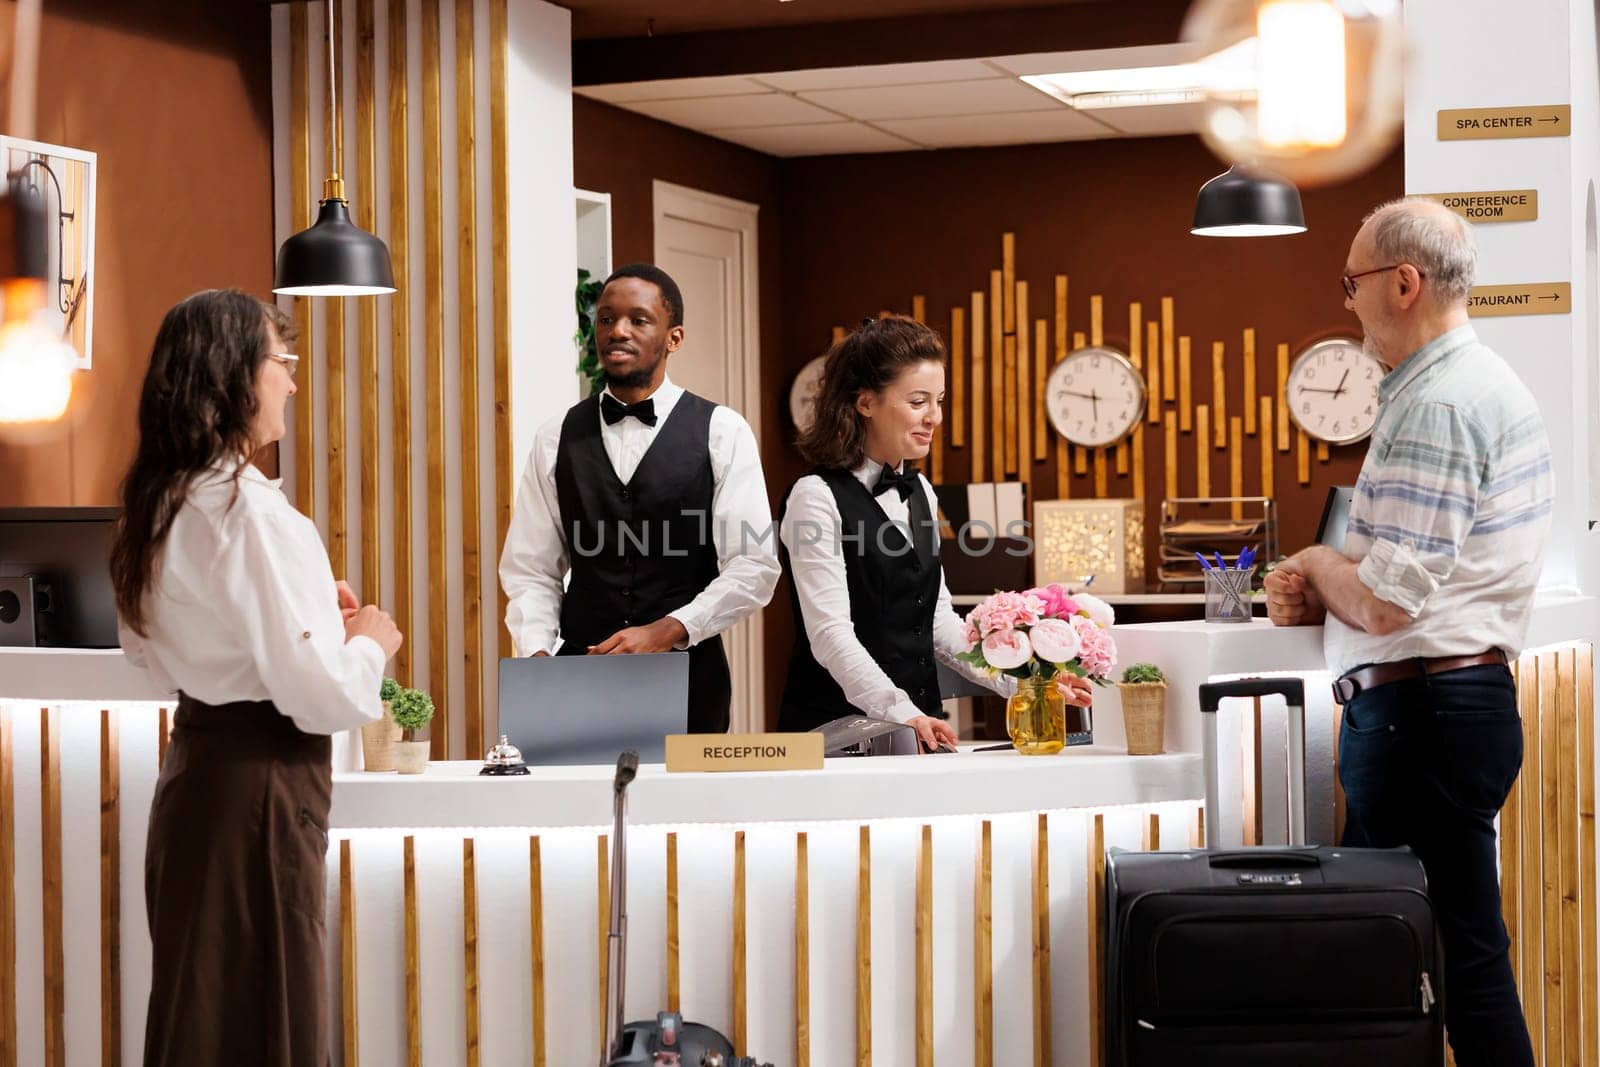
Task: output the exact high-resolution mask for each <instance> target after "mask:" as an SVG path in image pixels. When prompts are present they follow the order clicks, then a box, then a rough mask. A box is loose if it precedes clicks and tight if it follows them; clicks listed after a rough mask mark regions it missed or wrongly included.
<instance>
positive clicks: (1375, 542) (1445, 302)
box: [1266, 199, 1554, 1067]
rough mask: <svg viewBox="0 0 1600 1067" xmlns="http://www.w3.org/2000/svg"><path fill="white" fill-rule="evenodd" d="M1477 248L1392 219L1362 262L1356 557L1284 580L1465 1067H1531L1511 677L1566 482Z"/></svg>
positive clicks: (1351, 264)
mask: <svg viewBox="0 0 1600 1067" xmlns="http://www.w3.org/2000/svg"><path fill="white" fill-rule="evenodd" d="M1476 266H1477V249H1476V245H1475V242H1474V240H1473V236H1472V230H1471V227H1470V226H1469V225H1468V224H1467V222H1466V221H1465V220H1464V219H1462V218H1460V217H1458V216H1456V215H1455V214H1453V213H1451V212H1450V211H1448V210H1446V209H1445V208H1443V207H1441V206H1440V205H1438V204H1435V203H1432V202H1429V201H1423V200H1412V199H1407V200H1399V201H1395V202H1394V203H1390V204H1385V205H1383V206H1382V207H1380V208H1378V209H1377V210H1376V211H1374V212H1373V213H1372V214H1371V215H1369V216H1368V217H1367V219H1366V221H1365V222H1364V223H1363V224H1362V226H1361V230H1360V232H1358V233H1357V234H1356V237H1355V241H1354V242H1353V243H1352V244H1351V246H1350V258H1349V260H1348V261H1347V262H1346V266H1345V271H1344V274H1343V276H1342V277H1341V278H1340V282H1341V284H1342V285H1343V287H1344V293H1345V307H1347V308H1349V309H1350V310H1351V311H1353V312H1355V315H1356V317H1357V318H1358V319H1360V320H1361V326H1362V328H1363V330H1364V331H1365V332H1366V341H1365V343H1366V346H1367V349H1368V351H1369V352H1371V353H1372V354H1373V355H1374V356H1376V357H1377V358H1378V360H1379V361H1381V362H1382V363H1383V364H1384V366H1386V367H1388V368H1389V373H1388V375H1387V376H1386V377H1385V378H1384V380H1383V383H1382V386H1381V388H1380V390H1379V401H1380V408H1379V411H1378V420H1377V424H1376V426H1375V427H1374V428H1373V432H1372V438H1371V441H1370V442H1369V444H1368V447H1367V457H1366V462H1365V463H1364V464H1363V465H1362V468H1361V475H1360V477H1359V479H1358V480H1357V482H1356V492H1355V498H1354V500H1353V501H1352V504H1351V509H1350V522H1349V529H1348V532H1347V534H1346V538H1345V547H1344V551H1343V552H1338V551H1335V550H1333V549H1330V548H1325V547H1321V546H1317V547H1313V548H1308V549H1306V550H1305V551H1303V552H1300V553H1298V554H1297V555H1294V556H1291V557H1290V558H1289V559H1287V560H1285V561H1283V562H1282V563H1280V564H1279V565H1278V566H1277V567H1276V568H1275V569H1274V570H1273V571H1272V572H1271V573H1270V574H1268V576H1267V579H1266V589H1267V608H1268V614H1269V616H1270V617H1271V619H1272V621H1273V622H1274V623H1275V624H1277V625H1279V626H1296V625H1315V624H1318V623H1322V624H1324V625H1325V631H1324V651H1325V654H1326V657H1327V660H1328V668H1329V670H1330V671H1332V673H1333V674H1334V676H1335V677H1336V679H1337V681H1336V682H1335V683H1334V694H1335V699H1336V700H1337V701H1338V702H1339V703H1341V704H1343V705H1344V721H1343V725H1342V727H1341V729H1340V734H1339V780H1340V782H1341V783H1342V784H1343V786H1344V790H1345V799H1346V816H1347V817H1346V824H1345V834H1344V841H1343V843H1344V844H1345V845H1347V846H1358V847H1378V848H1388V847H1394V846H1397V845H1409V846H1411V848H1412V849H1414V850H1415V851H1416V853H1417V855H1418V857H1419V858H1420V859H1421V860H1422V863H1423V866H1424V868H1425V869H1426V870H1427V874H1428V886H1429V893H1430V895H1431V897H1432V898H1433V901H1434V907H1435V909H1436V911H1437V913H1438V916H1439V923H1440V928H1441V930H1442V933H1443V937H1444V947H1445V955H1444V959H1445V999H1444V1003H1445V1013H1446V1026H1447V1029H1448V1031H1449V1035H1450V1044H1451V1046H1452V1048H1453V1049H1454V1051H1455V1056H1456V1062H1457V1063H1458V1064H1460V1067H1477V1065H1488V1064H1494V1065H1496V1067H1522V1065H1527V1067H1531V1065H1532V1064H1533V1062H1534V1060H1533V1050H1532V1047H1531V1045H1530V1042H1529V1039H1528V1032H1527V1028H1526V1026H1525V1024H1524V1022H1523V1016H1522V1009H1521V1006H1520V1004H1519V1003H1518V999H1517V989H1516V984H1515V981H1514V979H1513V977H1512V970H1511V963H1510V959H1509V957H1508V955H1507V948H1508V946H1509V939H1508V938H1507V936H1506V928H1505V924H1504V922H1503V921H1502V919H1501V912H1500V885H1499V877H1498V871H1497V867H1496V861H1495V827H1494V820H1495V816H1496V814H1497V813H1498V812H1499V810H1500V807H1501V805H1502V804H1503V803H1504V802H1505V798H1506V795H1507V793H1508V792H1509V791H1510V789H1511V786H1512V783H1513V782H1515V781H1516V777H1517V772H1518V771H1519V770H1520V769H1521V766H1522V726H1521V722H1520V720H1519V718H1518V715H1517V702H1516V691H1515V688H1514V686H1513V683H1512V680H1511V673H1510V670H1509V668H1508V666H1507V662H1508V660H1509V658H1510V657H1512V656H1515V655H1516V654H1517V652H1518V651H1519V650H1520V649H1521V647H1522V642H1523V639H1524V637H1525V636H1526V634H1527V628H1528V619H1529V615H1530V613H1531V610H1532V605H1533V594H1534V590H1535V587H1536V586H1537V585H1538V581H1539V575H1540V570H1541V564H1542V560H1543V553H1544V543H1545V540H1546V537H1547V535H1548V534H1549V531H1550V523H1551V505H1552V499H1553V493H1554V479H1553V477H1552V474H1551V465H1550V442H1549V439H1548V437H1547V436H1546V434H1545V429H1544V421H1543V419H1542V418H1541V417H1540V414H1539V409H1538V406H1537V405H1536V404H1535V402H1534V399H1533V396H1532V395H1531V394H1530V393H1529V391H1528V389H1527V387H1526V386H1524V385H1523V383H1522V381H1521V380H1520V379H1519V378H1518V377H1517V375H1516V373H1515V372H1514V371H1513V370H1512V369H1511V367H1510V366H1508V365H1507V364H1506V362H1505V361H1504V360H1502V359H1501V358H1500V357H1499V356H1498V355H1496V354H1495V353H1494V352H1492V351H1490V349H1489V348H1488V347H1487V346H1486V345H1484V344H1483V342H1481V341H1480V340H1478V337H1477V335H1476V334H1475V333H1474V332H1473V329H1472V326H1471V325H1469V324H1468V321H1467V294H1468V292H1469V291H1470V289H1471V287H1472V280H1473V274H1474V271H1475V270H1476Z"/></svg>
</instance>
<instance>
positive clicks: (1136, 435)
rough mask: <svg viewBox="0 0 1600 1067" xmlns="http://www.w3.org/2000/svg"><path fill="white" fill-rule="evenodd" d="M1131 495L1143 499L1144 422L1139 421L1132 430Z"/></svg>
mask: <svg viewBox="0 0 1600 1067" xmlns="http://www.w3.org/2000/svg"><path fill="white" fill-rule="evenodd" d="M1132 463H1133V495H1134V497H1135V499H1138V500H1143V499H1144V423H1140V424H1139V425H1138V426H1136V427H1135V428H1134V431H1133V459H1132Z"/></svg>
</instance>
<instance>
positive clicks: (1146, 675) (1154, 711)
mask: <svg viewBox="0 0 1600 1067" xmlns="http://www.w3.org/2000/svg"><path fill="white" fill-rule="evenodd" d="M1117 688H1118V689H1119V690H1121V692H1122V722H1123V727H1124V729H1126V731H1127V734H1128V755H1130V756H1158V755H1160V754H1161V752H1162V751H1163V747H1162V738H1163V737H1164V736H1165V734H1166V729H1167V676H1166V675H1164V674H1162V673H1161V668H1160V667H1157V666H1156V665H1155V664H1154V663H1135V664H1132V665H1131V666H1129V667H1128V669H1127V670H1125V671H1123V672H1122V681H1121V682H1119V683H1117Z"/></svg>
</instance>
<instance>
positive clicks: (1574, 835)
mask: <svg viewBox="0 0 1600 1067" xmlns="http://www.w3.org/2000/svg"><path fill="white" fill-rule="evenodd" d="M1555 663H1556V702H1555V712H1556V718H1557V720H1558V727H1557V732H1556V749H1557V751H1558V753H1559V757H1560V773H1559V774H1558V775H1557V789H1558V793H1557V798H1556V802H1557V804H1558V806H1559V808H1560V814H1561V871H1560V880H1559V885H1560V891H1561V963H1562V968H1561V1000H1562V1010H1561V1015H1562V1025H1561V1031H1562V1041H1563V1044H1564V1046H1565V1050H1566V1052H1565V1062H1566V1063H1567V1064H1569V1065H1571V1067H1582V1058H1583V1044H1582V1040H1583V1003H1582V1001H1581V1000H1580V999H1579V997H1580V996H1581V994H1582V987H1583V944H1582V941H1581V934H1580V932H1579V924H1578V908H1579V907H1580V903H1579V899H1578V891H1579V890H1578V885H1579V877H1578V853H1579V851H1580V850H1579V845H1578V706H1577V698H1578V677H1577V652H1576V650H1575V649H1573V648H1571V647H1568V648H1563V649H1561V650H1560V651H1559V652H1557V653H1556V654H1555ZM1591 906H1592V905H1591Z"/></svg>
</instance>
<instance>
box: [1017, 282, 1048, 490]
mask: <svg viewBox="0 0 1600 1067" xmlns="http://www.w3.org/2000/svg"><path fill="white" fill-rule="evenodd" d="M1016 349H1017V391H1016V400H1017V432H1016V435H1015V437H1016V442H1017V474H1018V479H1017V480H1018V481H1020V482H1021V483H1022V484H1023V485H1024V486H1027V485H1028V484H1029V482H1030V481H1031V480H1032V479H1031V477H1030V474H1031V472H1032V469H1033V423H1034V419H1035V408H1037V410H1038V411H1039V412H1042V411H1043V410H1044V394H1042V393H1041V394H1040V395H1039V401H1040V402H1039V403H1038V404H1037V405H1036V404H1034V402H1033V367H1032V365H1031V363H1030V360H1029V358H1028V357H1029V354H1030V353H1029V347H1028V283H1027V282H1018V283H1017V337H1016ZM1042 354H1043V353H1041V355H1042ZM1023 495H1024V497H1025V499H1028V500H1031V499H1033V493H1032V491H1031V490H1024V494H1023Z"/></svg>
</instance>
